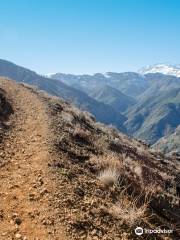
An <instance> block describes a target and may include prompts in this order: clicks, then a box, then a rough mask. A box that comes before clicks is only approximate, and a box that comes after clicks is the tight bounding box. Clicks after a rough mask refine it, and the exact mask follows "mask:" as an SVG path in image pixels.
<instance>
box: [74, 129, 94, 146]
mask: <svg viewBox="0 0 180 240" xmlns="http://www.w3.org/2000/svg"><path fill="white" fill-rule="evenodd" d="M73 137H74V138H75V139H77V140H79V141H82V142H85V143H90V142H91V141H92V139H91V134H90V133H89V132H88V131H87V130H84V129H82V128H80V127H76V128H75V129H74V132H73Z"/></svg>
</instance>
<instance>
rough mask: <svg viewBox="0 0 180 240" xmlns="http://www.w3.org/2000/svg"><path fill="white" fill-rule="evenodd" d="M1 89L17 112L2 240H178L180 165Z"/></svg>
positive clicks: (1, 157) (37, 97)
mask: <svg viewBox="0 0 180 240" xmlns="http://www.w3.org/2000/svg"><path fill="white" fill-rule="evenodd" d="M0 88H2V89H3V91H4V90H5V91H6V94H7V95H6V99H7V102H9V103H10V105H11V106H12V109H13V110H14V114H12V113H11V115H10V118H9V120H6V124H7V123H8V125H9V129H8V131H7V132H6V134H5V135H4V137H3V138H2V143H1V149H0V151H1V154H0V162H1V168H0V170H1V171H0V185H1V192H0V194H1V196H2V198H1V205H0V233H1V239H2V240H7V239H26V238H27V239H30V240H33V239H47V240H61V239H68V237H69V239H71V240H74V239H76V240H79V239H84V240H86V239H92V240H94V239H107V240H108V239H117V240H120V239H131V240H134V239H136V235H135V234H134V229H135V227H136V226H142V227H144V228H149V229H155V228H158V226H162V227H163V229H164V228H166V229H172V230H173V233H171V234H169V235H168V239H179V237H180V235H179V233H178V224H179V222H180V221H179V220H180V219H179V213H180V212H179V195H180V182H179V177H180V176H179V163H178V159H176V158H175V157H173V158H168V157H166V156H164V155H162V154H159V153H156V152H153V153H151V152H150V150H149V149H148V147H147V146H146V145H144V144H142V143H140V142H138V141H136V140H134V139H130V138H128V137H127V136H125V135H123V134H122V133H120V132H118V131H117V130H116V129H113V128H108V127H106V126H104V125H102V124H99V123H97V122H95V121H94V119H93V118H92V117H91V115H89V114H88V113H87V112H82V111H80V110H79V109H77V108H75V107H74V106H72V105H70V104H69V103H67V102H64V101H62V100H60V99H58V98H55V97H51V96H48V95H47V94H45V93H42V92H38V91H37V90H35V89H33V88H31V87H29V86H27V85H23V84H17V83H15V82H12V81H9V80H7V79H0ZM7 121H8V122H7ZM152 213H153V214H152ZM9 222H10V224H9ZM165 236H167V235H166V234H161V236H160V237H158V236H157V235H156V236H153V237H154V239H163V238H165ZM24 237H26V238H24ZM138 239H152V235H142V236H141V237H138Z"/></svg>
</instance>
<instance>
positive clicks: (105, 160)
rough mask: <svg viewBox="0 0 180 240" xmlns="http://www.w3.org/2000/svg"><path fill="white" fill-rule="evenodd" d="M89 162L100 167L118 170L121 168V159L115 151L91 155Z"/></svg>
mask: <svg viewBox="0 0 180 240" xmlns="http://www.w3.org/2000/svg"><path fill="white" fill-rule="evenodd" d="M91 162H92V163H94V164H96V165H98V166H100V168H101V169H116V171H120V170H121V169H122V166H123V164H122V159H120V158H119V156H118V155H116V154H115V153H108V154H106V155H104V156H100V157H92V158H91Z"/></svg>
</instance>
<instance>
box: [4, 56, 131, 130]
mask: <svg viewBox="0 0 180 240" xmlns="http://www.w3.org/2000/svg"><path fill="white" fill-rule="evenodd" d="M0 76H5V77H8V78H11V79H14V80H16V81H18V82H24V83H27V84H31V85H35V86H37V87H38V88H39V89H41V90H45V91H47V92H48V93H49V94H51V95H54V96H58V97H61V98H64V99H65V100H68V101H70V102H73V103H74V104H76V105H77V106H78V107H80V108H81V109H83V110H87V111H89V112H91V113H92V114H93V115H94V116H95V117H96V119H97V120H98V121H101V122H104V123H107V124H113V125H115V126H116V127H118V128H119V129H121V130H122V131H124V132H125V131H126V130H125V127H124V126H123V123H124V121H125V120H126V118H125V117H124V116H123V115H121V114H120V113H118V112H116V111H115V110H114V109H113V108H111V107H110V106H109V105H106V104H104V103H100V102H97V101H96V100H95V99H92V98H91V97H89V96H88V95H87V94H86V93H84V92H81V91H79V90H76V89H74V88H72V87H69V86H67V85H65V84H64V83H62V82H61V81H58V80H52V79H48V78H46V77H43V76H40V75H38V74H36V73H35V72H33V71H30V70H28V69H26V68H23V67H20V66H17V65H15V64H13V63H11V62H8V61H5V60H0Z"/></svg>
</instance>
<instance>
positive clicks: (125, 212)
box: [110, 190, 148, 226]
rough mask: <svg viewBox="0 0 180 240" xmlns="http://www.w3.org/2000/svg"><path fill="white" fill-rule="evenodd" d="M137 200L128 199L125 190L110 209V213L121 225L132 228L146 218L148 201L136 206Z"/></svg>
mask: <svg viewBox="0 0 180 240" xmlns="http://www.w3.org/2000/svg"><path fill="white" fill-rule="evenodd" d="M138 200H139V198H138V197H137V198H135V197H134V198H133V197H132V198H131V199H129V197H128V195H127V193H126V190H124V191H122V193H121V195H120V199H119V202H118V203H117V204H115V205H113V207H112V208H111V209H110V213H111V215H112V216H113V217H115V218H116V219H119V220H120V221H122V224H127V225H128V226H134V225H135V224H138V223H139V222H141V221H142V220H143V219H145V218H146V210H147V207H148V201H147V200H145V202H144V203H143V204H142V205H140V206H138Z"/></svg>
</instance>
